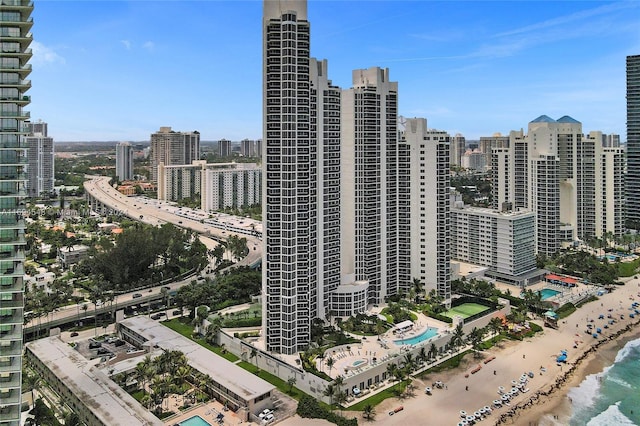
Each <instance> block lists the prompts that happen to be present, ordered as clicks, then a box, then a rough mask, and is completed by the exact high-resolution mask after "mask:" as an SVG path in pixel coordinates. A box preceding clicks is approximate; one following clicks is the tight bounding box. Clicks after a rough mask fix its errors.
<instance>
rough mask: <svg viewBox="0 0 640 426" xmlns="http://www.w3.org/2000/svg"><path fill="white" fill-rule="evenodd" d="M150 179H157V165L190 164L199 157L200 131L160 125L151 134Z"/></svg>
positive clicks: (155, 180)
mask: <svg viewBox="0 0 640 426" xmlns="http://www.w3.org/2000/svg"><path fill="white" fill-rule="evenodd" d="M150 148H151V150H150V154H149V155H150V157H151V158H150V162H151V180H152V181H153V182H156V183H157V181H158V166H159V165H160V164H164V165H165V166H174V165H183V164H191V162H193V161H194V160H199V159H200V133H199V132H197V131H194V132H176V131H173V130H171V127H160V130H159V131H158V132H156V133H152V134H151V146H150Z"/></svg>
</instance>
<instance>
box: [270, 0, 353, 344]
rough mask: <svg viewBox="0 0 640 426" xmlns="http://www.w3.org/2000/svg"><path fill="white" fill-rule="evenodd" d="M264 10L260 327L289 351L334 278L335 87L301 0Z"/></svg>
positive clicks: (322, 307) (321, 309)
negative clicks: (316, 55) (316, 53)
mask: <svg viewBox="0 0 640 426" xmlns="http://www.w3.org/2000/svg"><path fill="white" fill-rule="evenodd" d="M263 8H264V9H263V138H262V140H263V141H264V143H263V147H262V149H263V153H262V158H263V163H262V164H263V179H262V184H263V191H262V194H263V203H262V208H263V230H264V241H265V245H264V253H263V262H262V265H263V267H262V271H263V297H264V303H263V310H264V315H263V318H265V320H264V322H263V327H264V336H265V338H266V348H267V350H270V351H276V352H281V353H284V354H293V353H296V352H298V351H300V350H302V349H304V348H306V347H307V346H308V344H309V343H310V341H311V321H312V320H313V319H314V318H324V316H325V315H326V314H327V313H328V311H329V299H330V293H331V290H333V289H335V288H337V287H338V286H339V285H340V260H339V259H340V232H339V229H340V225H339V223H340V182H339V176H340V154H339V146H340V140H339V135H340V121H339V116H340V90H339V89H338V88H337V87H334V86H332V85H331V82H330V81H329V80H328V78H327V63H326V61H316V60H315V59H312V58H311V57H310V50H309V49H310V46H309V38H310V28H309V22H308V21H307V2H306V1H302V0H291V1H285V0H281V1H278V0H273V1H271V0H265V1H264V3H263Z"/></svg>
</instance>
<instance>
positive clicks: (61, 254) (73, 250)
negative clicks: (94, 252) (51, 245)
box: [58, 244, 89, 269]
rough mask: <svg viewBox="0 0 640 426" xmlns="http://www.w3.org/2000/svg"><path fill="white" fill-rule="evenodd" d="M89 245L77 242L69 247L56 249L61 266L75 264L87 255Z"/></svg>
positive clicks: (65, 267)
mask: <svg viewBox="0 0 640 426" xmlns="http://www.w3.org/2000/svg"><path fill="white" fill-rule="evenodd" d="M88 251H89V247H87V246H85V245H82V244H78V245H75V246H71V247H60V248H59V249H58V262H59V263H60V266H62V268H64V269H67V268H69V267H70V266H71V265H75V264H76V263H78V262H80V261H81V260H82V259H84V258H85V257H86V256H87V253H88Z"/></svg>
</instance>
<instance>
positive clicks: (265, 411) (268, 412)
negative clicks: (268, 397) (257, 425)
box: [258, 408, 273, 419]
mask: <svg viewBox="0 0 640 426" xmlns="http://www.w3.org/2000/svg"><path fill="white" fill-rule="evenodd" d="M269 414H273V411H271V410H270V409H268V408H265V409H264V410H262V412H261V413H260V414H258V417H260V418H261V419H264V418H265V417H267V416H268V415H269Z"/></svg>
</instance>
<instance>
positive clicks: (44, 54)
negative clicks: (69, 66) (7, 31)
mask: <svg viewBox="0 0 640 426" xmlns="http://www.w3.org/2000/svg"><path fill="white" fill-rule="evenodd" d="M31 50H32V51H33V57H32V58H31V63H32V64H64V63H65V60H64V58H63V57H62V56H60V55H59V54H58V53H57V52H55V51H54V50H53V49H52V48H50V47H47V46H45V45H44V44H42V43H40V42H37V41H33V42H32V43H31Z"/></svg>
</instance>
